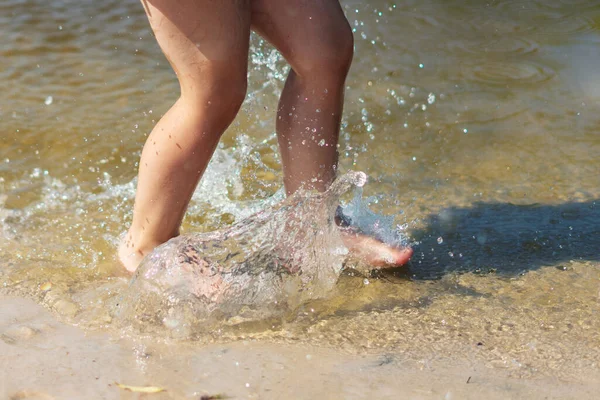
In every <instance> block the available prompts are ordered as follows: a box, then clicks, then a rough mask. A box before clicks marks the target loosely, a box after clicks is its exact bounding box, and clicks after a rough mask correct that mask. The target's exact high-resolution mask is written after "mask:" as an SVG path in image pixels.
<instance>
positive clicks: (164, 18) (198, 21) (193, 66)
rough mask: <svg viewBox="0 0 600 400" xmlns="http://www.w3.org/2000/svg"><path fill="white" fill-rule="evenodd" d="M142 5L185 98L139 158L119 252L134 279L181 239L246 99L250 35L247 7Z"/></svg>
mask: <svg viewBox="0 0 600 400" xmlns="http://www.w3.org/2000/svg"><path fill="white" fill-rule="evenodd" d="M143 3H144V7H145V9H146V12H147V14H148V18H149V20H150V25H151V26H152V29H153V31H154V34H155V35H156V39H157V40H158V43H159V45H160V47H161V49H162V50H163V52H164V54H165V56H166V57H167V59H168V60H169V62H170V63H171V65H172V67H173V69H174V70H175V73H176V74H177V77H178V79H179V83H180V86H181V96H180V98H179V99H178V100H177V102H176V103H175V105H173V107H172V108H171V109H170V110H169V111H168V112H167V113H166V114H165V115H164V116H163V117H162V119H161V120H160V121H159V122H158V124H157V125H156V127H155V128H154V129H153V131H152V133H151V134H150V136H149V137H148V140H147V142H146V144H145V146H144V149H143V151H142V157H141V160H140V166H139V178H138V187H137V193H136V198H135V207H134V213H133V222H132V225H131V227H130V229H129V231H128V233H127V234H126V237H125V239H124V240H123V242H122V243H121V246H120V248H119V258H120V259H121V261H122V262H123V264H124V265H125V267H126V268H127V269H128V270H130V271H133V270H135V268H136V267H137V265H138V263H139V261H140V260H141V258H142V257H143V256H144V255H145V254H147V253H148V252H150V251H151V250H152V249H153V248H154V247H156V246H157V245H159V244H161V243H164V242H166V241H167V240H169V239H170V238H172V237H174V236H177V235H178V233H179V226H180V224H181V221H182V219H183V215H184V213H185V210H186V208H187V205H188V203H189V200H190V198H191V196H192V194H193V192H194V189H195V188H196V185H197V184H198V180H199V179H200V177H201V176H202V173H203V172H204V170H205V168H206V166H207V164H208V162H209V160H210V158H211V156H212V154H213V152H214V150H215V148H216V146H217V143H218V141H219V138H220V137H221V134H222V133H223V131H225V129H226V128H227V127H228V126H229V124H230V123H231V122H232V120H233V118H234V117H235V115H236V114H237V112H238V110H239V108H240V106H241V104H242V102H243V100H244V97H245V95H246V72H247V62H248V43H249V32H250V9H249V2H248V1H247V0H246V1H243V0H218V1H213V0H178V1H173V0H143Z"/></svg>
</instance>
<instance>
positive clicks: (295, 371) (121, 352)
mask: <svg viewBox="0 0 600 400" xmlns="http://www.w3.org/2000/svg"><path fill="white" fill-rule="evenodd" d="M0 339H1V340H0V364H1V365H2V370H3V373H2V376H0V397H1V398H7V399H11V400H12V399H31V400H33V399H65V400H68V399H83V398H85V399H146V398H147V399H198V398H200V397H201V396H203V395H217V394H222V395H226V396H229V397H230V398H234V399H283V398H294V399H315V398H319V399H398V398H405V399H409V398H410V399H469V398H471V399H503V400H504V399H516V398H520V399H586V398H593V397H594V395H595V394H597V393H598V390H600V379H587V380H584V381H581V382H570V381H566V380H559V379H551V378H536V379H515V378H511V377H509V376H508V375H507V373H506V372H505V371H502V370H499V369H494V368H487V367H485V366H484V365H482V364H481V363H478V362H477V361H474V354H473V352H472V351H471V352H470V351H469V350H468V349H465V352H463V353H461V354H457V355H456V357H454V358H452V359H446V360H440V359H437V360H432V361H429V362H428V361H427V360H423V362H422V363H417V364H415V363H414V362H404V361H403V357H402V354H401V353H387V352H381V353H373V352H368V353H364V354H349V353H346V352H344V351H339V350H335V349H332V348H326V347H317V346H310V345H307V344H297V345H295V344H274V343H268V342H264V341H260V340H247V341H239V342H236V343H230V344H213V345H195V344H193V343H190V342H187V343H184V342H170V343H168V342H164V341H158V342H157V341H156V340H151V341H147V340H141V339H135V338H122V337H119V336H117V335H112V334H111V333H109V332H106V331H96V332H94V331H87V332H86V331H83V330H81V329H79V328H77V327H74V326H71V325H66V324H64V323H61V322H59V321H58V320H57V319H56V318H54V317H53V315H52V314H51V313H50V312H48V311H47V310H45V309H44V308H43V307H41V306H39V305H37V304H36V303H34V302H33V301H30V300H26V299H23V298H16V297H0ZM116 383H121V384H125V385H132V386H156V387H160V388H164V389H165V391H164V392H161V393H155V394H140V393H132V392H129V391H126V390H124V389H121V388H119V387H118V386H117V385H116Z"/></svg>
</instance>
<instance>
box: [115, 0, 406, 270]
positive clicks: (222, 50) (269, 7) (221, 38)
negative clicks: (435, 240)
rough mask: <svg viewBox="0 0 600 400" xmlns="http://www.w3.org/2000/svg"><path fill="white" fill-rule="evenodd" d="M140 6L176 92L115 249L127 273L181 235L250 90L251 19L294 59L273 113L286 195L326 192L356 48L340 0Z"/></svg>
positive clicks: (372, 250) (350, 241) (364, 241)
mask: <svg viewBox="0 0 600 400" xmlns="http://www.w3.org/2000/svg"><path fill="white" fill-rule="evenodd" d="M144 5H145V9H146V12H147V14H148V18H149V20H150V24H151V26H152V29H153V30H154V33H155V35H156V38H157V40H158V43H159V45H160V46H161V48H162V50H163V52H164V53H165V56H166V57H167V59H168V60H169V62H170V63H171V65H172V67H173V69H174V70H175V72H176V74H177V76H178V79H179V82H180V86H181V97H180V98H179V99H178V101H177V102H176V103H175V105H174V106H173V107H172V108H171V110H169V112H167V114H165V116H164V117H163V118H162V119H161V120H160V121H159V123H158V124H157V125H156V127H155V128H154V130H153V131H152V133H151V134H150V136H149V138H148V140H147V142H146V145H145V146H144V150H143V152H142V158H141V161H140V170H139V179H138V189H137V194H136V201H135V207H134V217H133V222H132V226H131V228H130V229H129V231H128V233H127V234H126V237H125V238H124V240H123V241H122V243H121V246H120V248H119V258H120V259H121V261H122V262H123V264H124V266H125V267H126V268H127V269H128V270H130V271H133V270H135V268H137V265H138V264H139V262H140V261H141V259H142V257H143V256H144V255H145V254H147V253H149V252H150V251H151V250H152V249H153V248H154V247H156V246H157V245H159V244H161V243H164V242H166V241H167V240H169V239H170V238H172V237H174V236H177V235H178V233H179V226H180V224H181V221H182V219H183V215H184V213H185V210H186V208H187V205H188V203H189V200H190V198H191V196H192V194H193V191H194V189H195V187H196V185H197V183H198V181H199V179H200V177H201V176H202V174H203V172H204V170H205V169H206V166H207V165H208V162H209V160H210V158H211V156H212V154H213V152H214V149H215V148H216V145H217V143H218V141H219V139H220V137H221V135H222V133H223V132H224V131H225V129H226V128H227V127H228V126H229V124H230V123H231V122H232V120H233V118H234V117H235V115H236V113H237V112H238V110H239V107H240V105H241V103H242V101H243V99H244V97H245V93H246V70H247V57H248V44H249V32H250V24H251V23H252V27H253V29H255V30H256V31H258V32H259V33H260V34H262V35H263V36H264V37H265V38H266V39H267V40H269V41H270V42H271V43H273V44H274V45H275V46H276V47H277V48H278V49H279V50H280V51H281V52H282V54H283V55H284V57H285V58H286V59H287V60H288V62H289V63H290V65H291V66H292V71H291V72H290V75H289V77H288V79H287V81H286V84H285V87H284V90H283V93H282V95H281V101H280V105H279V110H278V115H277V133H278V140H279V144H280V149H281V154H282V160H283V170H284V183H285V187H286V192H287V193H288V194H291V193H293V192H295V191H296V190H297V189H298V188H300V187H301V186H305V187H307V188H314V189H317V190H320V191H322V190H325V189H326V188H327V187H328V186H329V185H330V184H331V182H332V181H333V179H334V178H335V173H336V167H337V141H338V132H339V126H340V119H341V114H342V104H343V89H344V81H345V78H346V75H347V72H348V69H349V67H350V63H351V59H352V47H353V43H352V32H351V31H350V27H349V26H348V23H347V21H346V19H345V16H344V14H343V12H342V10H341V8H340V5H339V3H338V1H337V0H314V1H308V2H297V1H293V0H287V1H286V0H254V1H252V2H250V1H236V0H226V1H225V0H223V1H218V2H212V1H207V0H178V1H173V0H147V1H144ZM342 237H343V239H344V242H345V243H346V245H347V246H348V248H349V249H350V250H351V251H352V252H353V253H354V254H355V255H357V256H359V257H360V258H363V259H364V260H365V261H367V262H368V263H370V264H372V265H374V266H384V265H401V264H404V263H405V262H406V261H408V259H409V258H410V255H411V254H412V251H411V250H410V249H395V248H392V247H390V246H387V245H385V244H383V243H381V242H379V241H376V240H375V239H372V238H368V237H365V236H363V235H358V234H356V233H354V232H351V231H347V230H343V231H342Z"/></svg>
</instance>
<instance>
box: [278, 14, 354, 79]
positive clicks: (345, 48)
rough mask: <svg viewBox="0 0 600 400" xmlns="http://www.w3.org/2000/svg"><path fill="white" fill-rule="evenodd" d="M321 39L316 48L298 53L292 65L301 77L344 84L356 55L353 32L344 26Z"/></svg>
mask: <svg viewBox="0 0 600 400" xmlns="http://www.w3.org/2000/svg"><path fill="white" fill-rule="evenodd" d="M321 39H322V40H321V41H320V42H319V43H318V45H316V46H307V47H305V48H303V49H301V50H299V51H296V52H295V53H294V57H293V60H291V61H290V64H291V65H292V68H293V70H294V72H295V73H296V74H297V75H299V76H300V77H306V78H310V79H311V80H313V79H318V80H325V81H328V82H331V83H340V84H343V82H344V80H345V79H346V75H347V74H348V70H349V69H350V65H351V64H352V57H353V55H354V37H353V35H352V30H351V28H350V26H349V25H348V24H344V25H343V26H342V27H340V28H338V29H336V30H332V31H331V32H328V33H327V35H323V37H322V38H321Z"/></svg>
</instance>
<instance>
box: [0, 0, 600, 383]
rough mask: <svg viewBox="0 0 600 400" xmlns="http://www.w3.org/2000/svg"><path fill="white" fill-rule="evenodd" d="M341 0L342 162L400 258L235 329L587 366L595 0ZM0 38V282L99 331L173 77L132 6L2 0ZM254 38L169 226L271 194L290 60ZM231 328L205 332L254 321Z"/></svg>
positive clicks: (214, 221) (537, 367)
mask: <svg viewBox="0 0 600 400" xmlns="http://www.w3.org/2000/svg"><path fill="white" fill-rule="evenodd" d="M343 5H344V9H345V11H346V13H347V16H348V19H349V21H350V24H351V26H352V27H353V30H354V32H355V38H356V54H357V56H356V59H355V61H354V64H353V67H352V70H351V74H350V77H349V79H348V83H347V86H348V90H347V102H346V108H345V117H344V120H343V130H342V135H341V143H340V162H341V169H342V170H344V171H345V170H348V169H359V170H364V171H366V172H367V174H368V175H369V176H370V177H371V178H372V179H371V183H370V184H369V185H368V186H367V187H366V188H365V192H366V193H365V194H366V195H367V196H372V201H371V207H372V208H373V209H374V210H375V211H378V212H383V213H385V214H388V215H395V216H396V223H397V224H398V225H406V227H407V233H408V234H409V236H410V237H411V239H412V241H413V242H414V246H415V250H416V251H415V257H414V260H413V262H412V263H411V265H410V266H409V267H408V268H407V269H406V270H399V271H393V272H392V273H386V274H378V275H375V276H366V277H365V276H362V275H361V276H357V275H358V274H357V273H353V272H352V271H349V272H348V274H346V275H344V276H343V277H342V279H341V282H340V283H339V284H338V292H339V293H338V294H337V295H336V296H335V297H334V298H333V299H330V300H328V301H326V302H325V301H315V302H314V304H312V303H311V304H310V305H309V306H307V307H306V308H304V309H302V310H301V311H299V313H298V315H297V316H296V317H295V319H294V320H293V323H290V324H288V325H286V326H285V328H284V327H278V328H277V329H274V330H273V331H266V332H265V331H264V327H259V328H256V330H257V331H258V332H259V333H256V332H255V333H253V334H254V335H256V337H268V338H270V339H271V340H301V341H311V342H313V343H320V344H327V345H334V346H343V347H344V348H347V349H349V350H351V351H364V350H368V349H379V350H378V351H383V350H382V349H385V350H384V351H386V352H389V353H390V354H392V355H393V354H397V353H398V352H400V351H402V352H404V353H403V354H405V355H406V357H412V356H414V357H415V359H416V358H418V357H421V359H422V358H423V357H451V356H452V354H457V353H461V354H470V355H473V356H474V357H481V358H482V359H484V360H486V361H487V362H488V363H489V365H490V366H493V367H498V368H508V369H511V370H514V371H515V373H516V374H517V375H522V376H529V375H534V374H536V373H540V372H541V373H545V374H552V375H556V376H561V377H569V378H574V377H582V376H584V375H585V374H586V373H590V374H591V373H593V372H596V373H597V369H598V363H597V361H598V359H599V358H600V355H599V354H598V350H597V349H598V348H600V336H599V335H598V332H600V329H599V328H600V326H599V325H598V324H599V322H598V321H600V318H598V313H599V312H600V303H599V301H600V299H599V297H598V293H599V290H600V267H599V263H598V257H599V251H600V236H599V235H598V233H599V228H598V226H600V214H599V209H598V201H599V199H600V188H599V185H598V171H600V157H598V156H599V155H600V136H598V132H599V130H600V113H599V111H600V75H598V72H597V67H595V66H597V65H598V62H599V61H600V59H599V55H598V52H597V48H598V45H599V44H600V35H599V33H600V6H599V5H598V3H597V2H596V1H595V0H577V1H566V0H564V1H562V0H544V1H542V0H537V1H534V0H530V1H512V0H499V1H488V2H482V1H475V0H472V1H442V0H426V1H422V0H421V1H413V0H409V1H404V2H401V3H398V4H395V3H393V2H387V1H381V0H376V1H370V2H360V1H355V0H348V1H344V2H343ZM0 32H2V35H0V90H1V91H2V93H3V94H4V95H3V96H2V98H0V121H1V124H0V130H1V135H2V140H1V141H0V220H1V221H2V224H1V229H2V233H1V235H2V240H1V241H0V255H1V257H0V282H2V284H3V285H2V286H3V289H2V290H3V291H5V292H11V293H19V294H22V295H26V296H32V297H34V298H36V299H37V300H38V301H40V302H41V303H43V304H45V305H47V306H48V307H51V308H53V309H54V310H55V311H56V312H57V313H59V314H61V315H63V316H64V317H65V318H71V319H73V320H74V321H76V322H78V323H80V324H82V325H86V326H91V327H98V326H103V325H105V324H109V322H110V319H111V317H110V316H109V315H107V313H106V311H105V310H104V309H103V307H102V305H103V304H104V302H111V301H114V300H115V299H116V296H117V294H118V293H122V292H123V290H124V288H125V287H126V283H127V279H126V278H125V277H123V276H122V273H121V272H120V271H119V269H118V267H117V266H116V262H115V258H114V247H115V243H116V240H117V238H118V236H119V234H120V233H121V232H122V231H124V230H125V227H126V226H127V225H128V221H129V220H130V219H131V208H132V203H133V196H134V187H135V182H134V177H135V174H136V165H137V161H138V158H139V154H140V150H141V147H142V144H143V142H144V139H145V136H146V134H147V133H148V132H149V131H150V129H151V128H152V126H153V125H154V124H155V123H156V121H157V119H158V118H159V117H160V115H161V114H162V113H163V112H164V111H165V110H166V109H167V108H168V107H169V106H170V105H171V104H172V103H173V101H174V100H175V98H176V96H177V90H178V86H177V82H176V80H175V78H174V75H173V74H172V72H171V71H170V69H169V67H168V63H167V62H166V61H165V60H164V58H163V57H162V55H161V53H160V51H159V49H158V46H157V45H156V43H155V42H154V39H153V38H152V35H151V32H150V30H149V27H148V25H147V22H146V20H145V17H144V15H143V10H142V8H141V7H140V5H139V4H138V2H137V1H134V0H127V1H120V2H117V1H114V0H109V1H103V2H83V3H82V2H74V1H71V0H64V1H51V2H41V1H39V0H6V1H4V2H2V3H1V4H0ZM252 50H253V51H252V53H253V54H252V56H251V65H250V68H249V70H250V72H249V74H250V87H249V94H248V98H247V101H246V104H245V105H244V107H243V110H242V112H241V114H240V116H239V117H238V119H237V121H236V123H235V124H234V125H233V126H232V127H231V128H230V130H229V131H228V133H227V134H226V135H225V137H224V138H223V143H222V145H221V147H220V148H219V149H218V151H217V154H216V156H215V159H214V160H213V162H212V164H211V165H210V167H209V169H208V171H207V175H206V177H205V179H204V180H203V182H202V184H201V185H200V187H199V188H198V191H197V192H196V194H195V196H194V199H193V201H192V203H191V206H190V212H189V215H188V216H187V217H186V221H185V224H184V231H185V232H193V231H203V232H206V231H210V230H213V229H219V228H224V227H226V226H229V225H230V224H231V223H233V222H235V221H239V220H241V219H242V218H244V217H247V216H249V215H250V214H252V213H254V212H256V211H258V210H260V209H262V208H265V207H269V206H271V205H273V204H275V203H276V202H277V201H278V200H280V199H281V192H280V191H278V190H279V189H280V187H281V179H280V172H279V156H278V153H277V144H276V138H275V136H274V134H273V132H274V124H273V120H274V110H275V109H276V105H277V94H278V92H279V90H280V88H281V84H282V81H283V79H284V77H285V71H286V67H285V63H284V62H283V61H282V60H281V59H280V58H279V57H278V55H277V53H276V52H274V51H272V49H271V48H270V47H268V46H267V45H266V44H265V43H263V42H262V41H261V40H260V39H259V38H257V37H253V38H252ZM50 98H51V101H50ZM353 275H354V276H353ZM47 283H49V284H51V285H50V288H49V285H46V284H47ZM240 329H242V328H239V329H238V330H236V329H233V330H232V331H231V332H229V333H227V334H226V333H223V335H222V336H220V337H218V335H217V337H210V338H209V337H206V338H203V339H201V340H231V339H232V338H235V337H237V336H236V335H241V334H244V335H250V334H252V333H249V332H250V331H251V328H247V329H248V331H243V330H240ZM244 329H245V328H244ZM253 329H254V328H253ZM228 335H229V336H228ZM290 338H292V339H290ZM479 343H482V344H481V345H478V344H479ZM390 357H393V356H390Z"/></svg>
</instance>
